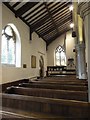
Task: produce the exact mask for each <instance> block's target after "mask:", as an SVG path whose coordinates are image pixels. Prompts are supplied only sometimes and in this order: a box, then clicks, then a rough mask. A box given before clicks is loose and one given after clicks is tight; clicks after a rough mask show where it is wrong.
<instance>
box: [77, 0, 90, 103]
mask: <svg viewBox="0 0 90 120" xmlns="http://www.w3.org/2000/svg"><path fill="white" fill-rule="evenodd" d="M79 8H80V10H79V11H80V15H81V17H82V18H83V20H84V31H85V44H86V61H87V74H88V100H89V102H90V2H85V3H84V2H83V3H80V7H79Z"/></svg>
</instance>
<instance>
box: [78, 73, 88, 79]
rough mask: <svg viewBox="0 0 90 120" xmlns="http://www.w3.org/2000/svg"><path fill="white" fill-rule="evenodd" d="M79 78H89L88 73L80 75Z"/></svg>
mask: <svg viewBox="0 0 90 120" xmlns="http://www.w3.org/2000/svg"><path fill="white" fill-rule="evenodd" d="M79 79H87V75H86V74H82V75H79Z"/></svg>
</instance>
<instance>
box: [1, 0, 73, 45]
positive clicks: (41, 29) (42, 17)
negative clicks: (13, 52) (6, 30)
mask: <svg viewBox="0 0 90 120" xmlns="http://www.w3.org/2000/svg"><path fill="white" fill-rule="evenodd" d="M3 3H4V4H5V5H6V6H7V7H8V8H9V9H10V10H11V11H12V12H13V13H14V14H15V17H19V18H20V19H21V20H22V21H23V22H24V23H26V24H27V25H28V26H29V27H30V39H32V37H31V34H32V33H33V32H36V33H37V34H38V36H39V37H41V38H42V39H43V40H44V41H45V42H46V44H47V45H49V44H50V43H51V42H52V41H54V40H55V39H56V38H57V37H59V36H60V35H62V34H63V33H65V32H67V31H68V30H70V26H69V25H70V23H71V22H72V12H71V11H70V10H69V6H70V5H71V1H70V0H67V2H30V0H29V2H23V0H18V2H12V0H9V2H3Z"/></svg>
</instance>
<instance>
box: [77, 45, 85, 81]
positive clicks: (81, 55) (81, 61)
mask: <svg viewBox="0 0 90 120" xmlns="http://www.w3.org/2000/svg"><path fill="white" fill-rule="evenodd" d="M76 52H77V63H78V78H79V79H87V74H86V61H85V44H84V43H78V44H77V45H76Z"/></svg>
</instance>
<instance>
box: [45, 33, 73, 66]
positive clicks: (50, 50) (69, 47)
mask: <svg viewBox="0 0 90 120" xmlns="http://www.w3.org/2000/svg"><path fill="white" fill-rule="evenodd" d="M64 38H65V34H63V35H62V36H60V37H58V38H57V39H56V40H55V41H53V42H52V43H51V44H50V45H49V46H48V51H47V60H48V62H47V63H48V66H52V65H54V61H55V60H54V52H55V49H56V47H58V45H63V44H64ZM74 48H75V40H74V38H72V32H71V31H68V32H67V33H66V56H67V59H68V58H70V57H73V58H74V59H75V53H73V49H74Z"/></svg>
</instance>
